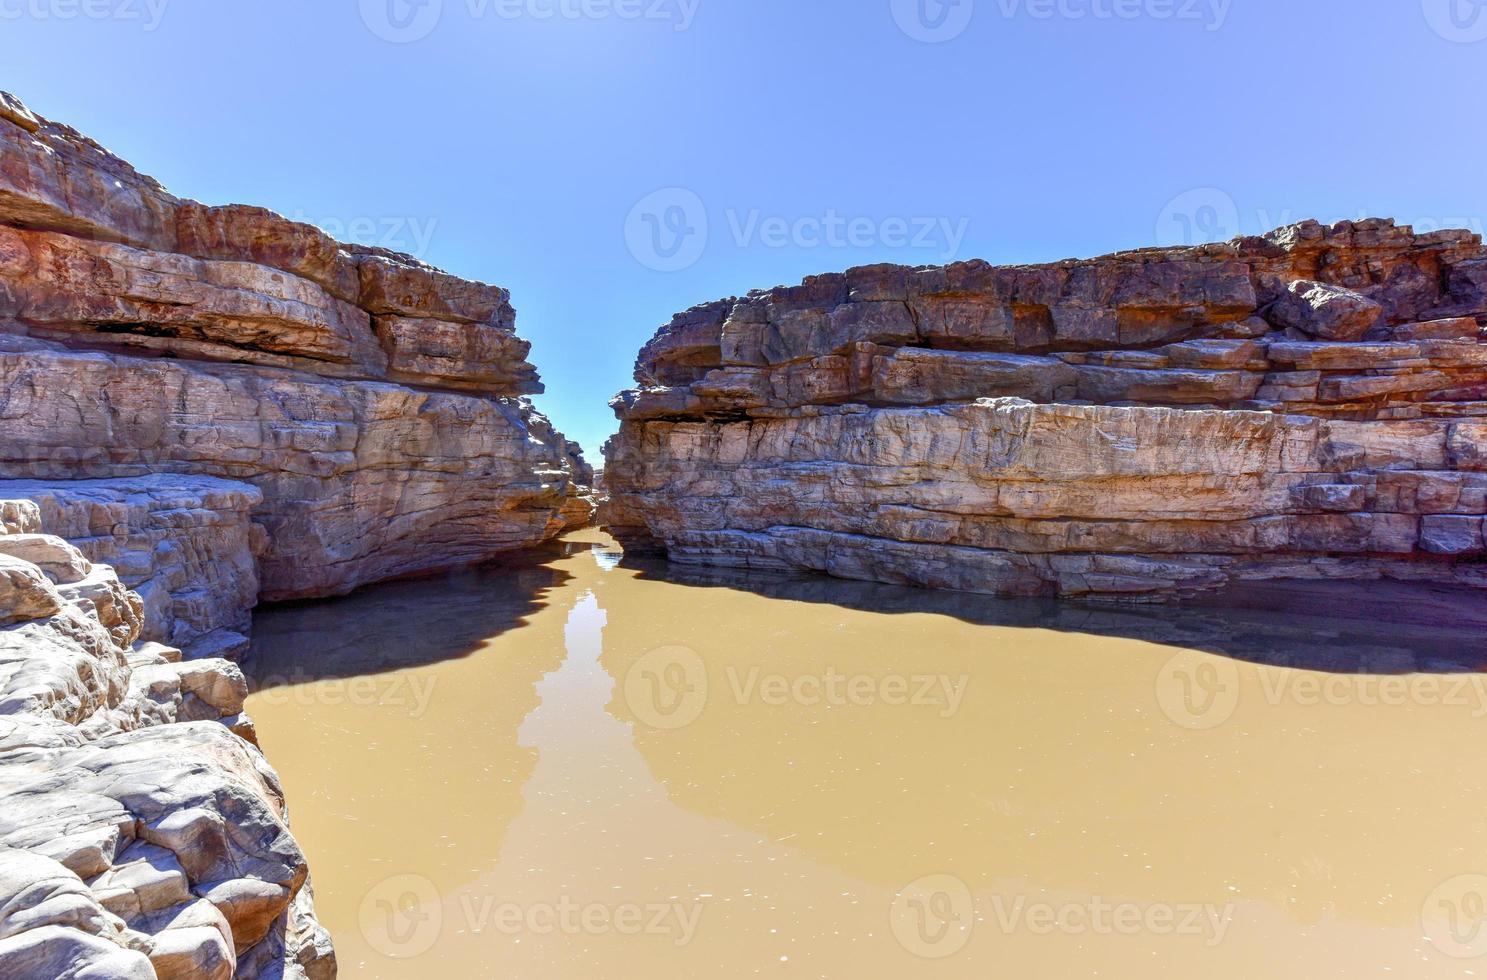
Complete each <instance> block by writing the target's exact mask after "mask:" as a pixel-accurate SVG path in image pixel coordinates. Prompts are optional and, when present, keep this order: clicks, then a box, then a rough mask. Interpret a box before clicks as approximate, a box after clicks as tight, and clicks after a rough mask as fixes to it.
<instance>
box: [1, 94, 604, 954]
mask: <svg viewBox="0 0 1487 980" xmlns="http://www.w3.org/2000/svg"><path fill="white" fill-rule="evenodd" d="M528 351H529V345H528V344H527V343H526V342H525V341H523V340H521V339H520V338H518V337H517V335H516V332H515V312H514V311H513V309H512V307H511V303H510V297H509V295H508V293H507V292H506V290H504V289H500V288H498V287H495V286H487V285H484V284H481V283H474V282H468V281H465V280H462V279H458V278H456V277H454V276H451V275H448V274H446V273H444V272H441V271H439V270H438V269H435V268H433V267H431V266H428V265H426V264H424V263H422V262H419V261H418V260H416V259H413V258H411V257H409V256H406V255H401V254H397V253H393V252H388V251H385V250H381V249H374V248H363V247H358V246H354V245H344V244H341V243H338V242H336V241H334V240H332V239H331V238H329V237H328V236H326V235H324V234H322V233H321V232H320V231H319V230H317V229H315V228H312V227H310V226H308V225H303V224H297V223H294V222H291V221H287V220H285V219H284V218H281V217H280V216H278V215H276V214H273V213H271V212H269V211H265V210H262V209H259V208H251V207H242V206H237V205H232V206H227V207H208V206H206V205H202V204H198V203H196V202H194V201H189V200H184V199H181V198H177V197H175V196H173V195H171V194H169V193H167V192H166V191H165V189H164V188H163V187H161V186H160V184H159V183H157V182H156V181H154V180H152V179H151V178H149V177H146V176H144V175H142V174H140V173H138V172H137V171H135V170H134V168H132V167H131V166H130V165H129V164H127V163H125V162H124V161H122V160H120V159H119V158H117V157H115V156H114V155H112V154H110V153H109V152H108V151H106V150H104V149H103V148H102V147H100V146H99V145H98V144H96V143H94V142H93V141H91V140H89V139H87V138H86V137H84V136H82V135H81V134H79V133H77V132H76V131H74V130H72V129H69V128H68V127H66V126H63V125H60V124H58V123H53V122H50V121H47V120H45V119H42V118H40V117H38V116H37V115H35V114H34V113H32V112H31V111H30V110H29V109H27V108H26V107H25V106H24V105H22V104H21V103H20V102H19V101H18V100H16V99H14V98H13V97H11V96H9V95H5V94H4V93H0V976H7V977H9V976H17V977H19V976H27V977H30V976H36V977H42V976H57V977H64V976H65V977H79V978H81V977H139V978H146V977H156V976H158V977H162V978H173V977H186V976H191V977H209V978H226V977H231V976H241V977H281V976H283V977H300V978H311V980H323V978H328V977H331V976H333V975H334V973H335V961H334V956H333V954H332V953H331V950H330V941H329V938H328V937H327V936H326V935H325V933H324V931H323V930H322V929H321V928H320V927H319V926H318V925H317V923H316V922H315V918H314V910H313V907H312V905H311V899H310V891H309V888H308V886H307V880H308V877H307V876H308V870H307V868H306V863H305V859H304V857H303V855H302V854H301V852H300V850H299V848H298V846H297V845H296V844H295V841H294V839H293V837H292V836H290V834H289V831H288V827H287V822H286V814H285V804H284V800H283V793H282V791H281V789H280V786H279V782H278V778H277V776H275V774H274V772H273V770H272V769H271V768H270V767H269V766H268V764H267V762H266V761H265V760H264V759H263V757H262V755H261V754H260V753H259V752H258V750H257V748H256V747H255V746H254V745H253V744H252V743H253V739H254V735H253V728H252V723H251V722H250V721H249V720H248V719H247V718H246V717H245V716H243V715H242V713H241V712H242V706H243V698H244V696H245V694H246V691H247V688H246V683H245V681H244V679H243V675H242V673H241V671H239V669H238V668H237V667H236V666H234V665H233V664H232V663H231V662H230V660H229V659H224V658H232V657H235V656H237V654H238V653H240V652H241V651H242V650H243V649H244V647H245V645H246V639H245V633H246V632H247V630H248V628H249V622H250V610H251V609H252V607H253V606H254V605H255V604H256V603H257V602H258V601H259V599H260V598H261V597H263V598H269V599H287V598H303V597H314V596H326V595H333V594H340V593H345V592H349V591H351V590H353V589H355V588H356V587H358V586H360V585H363V584H366V583H369V582H375V581H378V580H381V579H387V578H392V577H395V576H402V575H408V574H415V573H420V572H426V571H431V570H435V569H440V568H445V567H450V566H455V565H460V564H468V563H473V562H477V561H480V560H482V559H487V558H491V557H493V556H495V555H497V554H500V553H502V552H505V551H509V550H513V549H519V548H523V547H527V546H530V545H535V544H537V543H539V542H542V541H544V540H546V539H548V538H550V537H552V536H553V535H555V534H558V533H560V532H561V531H563V530H564V529H565V528H568V527H573V526H577V525H580V524H584V523H587V522H588V520H589V519H590V517H591V516H592V513H593V509H594V504H593V498H592V495H591V493H590V492H589V489H588V483H589V482H591V481H592V478H593V471H592V469H590V468H589V467H588V466H587V464H586V463H585V462H584V461H583V458H582V454H581V453H580V452H579V451H578V447H577V446H576V444H574V443H571V442H569V441H567V440H566V439H564V438H563V436H562V435H561V434H560V433H558V432H557V431H556V430H554V429H553V427H552V425H551V424H550V423H549V422H548V420H547V419H546V418H544V417H543V416H542V415H540V414H539V413H537V412H536V411H535V410H534V409H533V407H532V405H531V403H530V402H529V401H528V400H527V399H526V398H525V397H524V396H526V395H530V394H534V393H537V392H540V391H541V390H542V386H541V384H540V382H539V381H538V379H537V373H536V371H535V369H534V368H533V367H532V365H531V364H529V363H528V362H527V359H526V358H527V353H528ZM183 651H184V655H183Z"/></svg>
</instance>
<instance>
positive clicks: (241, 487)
mask: <svg viewBox="0 0 1487 980" xmlns="http://www.w3.org/2000/svg"><path fill="white" fill-rule="evenodd" d="M262 503H263V494H261V493H260V492H259V491H258V490H257V489H256V488H255V487H252V486H249V485H247V484H244V483H233V482H230V481H228V480H217V479H213V478H211V477H196V476H172V475H157V476H147V477H137V478H135V479H121V480H70V481H56V482H51V483H47V482H39V481H27V480H0V515H3V514H4V513H5V512H6V510H7V509H9V510H12V511H13V512H15V513H16V514H17V515H21V516H18V517H17V519H16V520H14V521H13V522H11V523H10V524H9V526H8V527H7V530H8V531H10V532H11V534H12V536H11V537H8V538H4V539H0V550H7V549H8V550H11V551H12V552H14V546H15V542H17V541H21V540H25V538H23V534H26V533H27V532H30V533H31V536H32V537H33V538H34V537H38V536H41V532H43V531H44V532H45V534H46V535H55V536H56V537H57V538H63V539H66V541H67V542H68V543H70V544H72V545H75V546H76V549H77V551H79V552H81V554H82V555H83V556H84V557H86V558H87V559H88V561H91V562H93V563H95V564H106V565H109V566H112V567H113V569H114V571H115V572H117V573H118V576H119V579H120V581H122V582H123V583H124V585H125V586H126V587H128V588H130V589H132V590H133V591H135V592H136V593H138V594H139V596H140V598H141V600H142V602H143V605H144V624H143V627H142V630H141V634H140V637H141V639H143V640H146V641H151V642H159V643H163V644H166V645H168V646H172V647H178V648H180V649H182V650H184V651H185V652H186V656H187V657H190V658H195V657H198V656H207V655H211V656H222V657H228V658H229V659H236V658H237V656H238V655H239V654H240V653H241V652H244V651H245V648H246V646H247V642H248V640H247V635H246V634H247V633H248V630H249V626H250V624H251V622H252V613H251V610H252V609H253V607H254V606H255V605H257V603H258V591H259V585H258V565H257V560H256V559H257V556H258V555H259V554H260V553H261V552H262V551H263V548H264V545H265V543H266V537H265V534H264V530H263V528H262V526H261V525H258V524H255V523H254V521H253V519H252V512H253V510H254V509H255V508H256V507H258V506H259V505H260V504H262ZM21 557H30V556H27V555H22V556H21ZM30 560H33V561H35V560H36V559H35V558H30ZM38 564H40V562H38Z"/></svg>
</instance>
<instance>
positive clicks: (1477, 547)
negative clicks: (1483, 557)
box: [1420, 514, 1483, 555]
mask: <svg viewBox="0 0 1487 980" xmlns="http://www.w3.org/2000/svg"><path fill="white" fill-rule="evenodd" d="M1420 547H1421V548H1423V549H1424V550H1426V551H1428V552H1430V553H1431V554H1436V555H1467V554H1474V553H1478V552H1481V551H1482V550H1483V546H1482V518H1481V517H1480V516H1471V517H1466V516H1462V515H1459V514H1440V515H1435V516H1431V517H1424V518H1421V520H1420Z"/></svg>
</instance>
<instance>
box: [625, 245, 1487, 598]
mask: <svg viewBox="0 0 1487 980" xmlns="http://www.w3.org/2000/svg"><path fill="white" fill-rule="evenodd" d="M1484 324H1487V250H1484V248H1483V246H1482V243H1481V240H1480V239H1479V238H1477V237H1476V236H1475V235H1472V234H1470V233H1467V232H1439V233H1435V234H1429V235H1415V234H1414V233H1413V232H1412V231H1411V230H1410V229H1408V228H1401V227H1396V226H1395V225H1394V224H1393V223H1392V222H1389V221H1363V222H1344V223H1341V224H1338V225H1335V226H1331V227H1323V226H1322V225H1319V224H1317V223H1315V222H1310V223H1306V224H1301V225H1296V226H1292V227H1288V228H1283V229H1280V230H1278V231H1276V232H1273V233H1271V234H1269V235H1266V236H1264V237H1259V238H1245V239H1239V240H1237V241H1234V242H1231V243H1228V244H1223V245H1211V246H1203V247H1198V248H1186V249H1172V250H1146V251H1140V252H1131V253H1123V254H1119V255H1113V256H1107V257H1105V258H1101V259H1094V260H1088V261H1068V262H1061V263H1056V264H1053V265H1047V266H1028V267H1010V268H996V267H993V266H989V265H987V264H985V263H982V262H968V263H960V264H957V265H952V266H947V267H943V268H912V269H911V268H903V267H896V266H874V267H869V268H862V269H854V270H852V271H849V272H847V273H844V274H840V275H826V276H818V277H816V278H813V279H808V280H806V281H805V282H804V283H802V284H801V285H800V286H797V287H788V288H779V289H774V290H770V291H767V292H756V293H751V294H749V295H748V296H746V297H744V298H742V299H732V300H726V301H723V302H719V303H713V304H709V305H706V306H702V307H698V308H696V309H694V310H690V311H688V312H686V313H683V314H681V315H680V316H678V317H677V318H676V319H675V320H674V321H673V322H672V323H671V324H669V325H668V326H666V327H663V328H662V329H661V331H660V332H659V333H658V334H657V335H656V337H655V338H654V339H653V340H652V341H651V342H650V343H649V344H648V345H646V347H645V349H644V350H643V351H642V352H641V355H640V359H639V362H638V363H637V366H636V379H637V381H639V382H640V384H641V387H640V388H638V389H636V390H634V391H629V392H625V393H623V394H621V395H620V396H619V398H617V399H616V401H615V402H614V406H615V409H616V412H617V414H618V415H619V417H620V419H621V422H622V425H621V429H620V433H619V435H618V436H616V437H615V438H614V439H613V440H612V441H611V443H610V444H609V446H608V447H607V449H606V457H607V463H606V468H605V485H606V488H607V490H608V492H609V494H610V499H609V501H608V502H607V504H606V505H605V514H604V516H603V520H604V521H605V522H606V523H607V525H608V526H609V527H610V528H611V530H612V531H614V533H615V534H616V535H617V536H619V537H620V538H622V539H623V540H626V541H627V543H629V544H630V545H631V546H632V547H658V548H660V549H662V550H665V551H667V552H668V553H669V554H670V556H671V558H672V559H673V560H676V561H681V562H690V563H704V564H717V565H737V566H746V567H765V568H796V569H810V570H815V571H821V572H827V573H830V574H833V575H838V576H841V577H845V578H858V579H868V580H877V581H887V582H896V583H905V584H914V585H924V586H931V587H940V588H949V589H958V590H964V591H972V592H989V593H1003V594H1016V595H1069V596H1099V597H1122V598H1153V597H1163V596H1170V595H1174V594H1182V593H1189V592H1194V591H1199V590H1204V589H1211V588H1217V587H1219V586H1221V585H1223V584H1224V583H1225V582H1227V581H1230V580H1232V579H1234V578H1247V577H1253V578H1259V577H1306V578H1317V577H1381V576H1390V577H1397V578H1409V579H1422V580H1428V581H1442V582H1461V583H1467V584H1471V585H1477V586H1482V585H1487V565H1484V564H1482V559H1483V558H1484V557H1487V549H1484V546H1483V539H1482V537H1481V535H1482V531H1483V515H1484V514H1487V465H1484V463H1483V459H1484V458H1487V450H1484V448H1483V439H1484V437H1487V344H1484V343H1483V342H1482V340H1483V333H1482V330H1483V326H1484Z"/></svg>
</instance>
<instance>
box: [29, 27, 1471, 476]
mask: <svg viewBox="0 0 1487 980" xmlns="http://www.w3.org/2000/svg"><path fill="white" fill-rule="evenodd" d="M0 58H3V61H0V64H3V66H4V67H3V69H0V88H5V89H9V90H12V91H14V92H15V93H16V94H17V95H19V96H20V97H21V98H22V99H23V100H24V101H26V102H28V103H29V104H31V105H32V107H33V108H35V109H36V110H37V111H39V112H41V113H43V114H45V115H48V116H51V117H53V118H56V119H59V120H61V121H64V122H68V123H70V124H72V125H74V126H77V127H78V128H79V129H82V130H83V131H84V132H86V133H88V134H90V135H92V136H94V137H95V138H97V139H98V140H100V141H101V142H103V143H104V144H105V145H107V146H109V147H110V148H111V149H113V150H114V151H115V152H117V153H119V154H120V155H122V156H124V157H125V158H127V159H129V160H130V161H132V162H133V163H135V164H136V165H137V166H138V167H139V168H140V169H141V170H144V171H145V172H147V173H151V174H153V175H155V176H156V177H158V178H160V179H161V180H162V181H163V182H164V183H165V184H166V186H168V187H169V188H171V190H173V191H175V192H176V193H178V194H182V195H185V196H190V197H195V198H198V199H200V200H204V201H207V202H210V203H227V202H242V203H250V204H260V205H264V206H267V207H271V208H274V209H275V210H277V211H280V212H282V213H284V214H286V215H289V216H291V217H294V218H298V219H300V220H307V221H311V222H313V223H316V224H320V225H322V226H323V227H326V228H327V230H330V231H332V232H333V233H337V234H339V235H340V236H341V237H352V238H356V239H359V240H362V241H368V242H372V243H375V244H383V245H387V246H389V247H394V248H400V249H403V250H405V251H413V252H416V253H417V254H419V255H420V257H422V258H424V259H426V260H427V261H430V262H433V263H435V264H437V265H440V266H442V267H445V268H447V269H449V270H450V271H452V272H455V273H458V274H460V275H464V276H468V277H471V278H478V279H484V280H487V281H492V282H497V283H500V284H501V285H504V286H507V287H509V288H510V289H511V290H512V292H513V296H514V301H515V304H516V307H517V311H518V326H519V329H520V330H521V332H522V333H523V335H525V336H526V337H528V338H530V339H531V340H532V341H533V344H534V349H533V357H534V360H535V361H536V363H537V365H538V367H539V368H540V369H541V371H542V374H543V377H544V379H545V380H546V382H547V385H548V394H546V395H544V396H542V397H540V398H539V399H538V404H539V405H540V406H541V407H542V408H543V409H544V410H546V411H547V412H548V413H549V414H550V415H552V416H553V418H554V420H555V421H556V423H557V424H558V426H559V427H561V428H562V429H564V430H565V431H567V432H568V433H569V434H570V435H572V436H573V437H575V438H577V439H579V440H580V441H581V442H583V444H584V445H585V447H586V448H587V449H588V450H589V452H590V453H591V454H592V455H594V456H597V453H598V450H599V447H600V445H601V444H602V442H603V441H604V439H605V438H606V436H607V435H608V434H609V433H610V432H612V431H613V429H614V427H615V423H614V421H613V417H612V415H611V413H610V412H609V410H608V408H607V405H606V402H607V401H608V399H609V398H610V397H611V396H612V395H613V394H614V392H615V391H617V390H618V389H620V388H621V387H624V386H626V385H628V384H629V383H630V370H631V365H632V363H633V361H634V356H635V353H636V351H637V350H638V349H639V347H640V346H641V344H643V343H644V342H645V340H646V339H647V338H648V337H649V336H650V335H651V334H652V333H653V332H654V330H655V329H656V327H657V326H659V325H660V324H662V323H664V322H665V321H666V320H668V319H669V318H670V316H671V314H672V313H674V312H676V311H678V310H681V309H685V308H686V307H688V306H691V305H693V304H695V303H698V302H703V301H706V300H711V299H716V298H719V297H723V296H729V295H735V294H739V293H742V292H746V291H747V290H749V289H752V288H758V287H768V286H772V285H776V284H779V283H786V282H795V281H798V280H799V279H800V278H801V277H803V276H806V275H809V274H812V273H816V272H825V271H832V270H840V269H844V268H847V267H850V266H853V265H859V264H863V263H868V262H879V261H894V262H905V263H913V264H920V263H935V262H942V261H946V260H948V259H952V258H977V257H979V258H985V259H988V260H991V261H995V262H1023V261H1044V260H1054V259H1059V258H1066V257H1069V256H1083V255H1093V254H1099V253H1102V252H1107V251H1112V250H1115V249H1120V248H1127V247H1134V246H1141V245H1147V244H1152V243H1154V242H1169V243H1170V242H1178V241H1183V240H1189V239H1191V240H1209V239H1213V238H1227V237H1229V236H1230V235H1232V234H1233V233H1235V232H1236V231H1243V232H1258V231H1261V230H1264V229H1265V228H1268V227H1270V226H1273V225H1276V224H1281V223H1284V222H1287V221H1290V220H1297V219H1300V218H1302V217H1308V216H1316V217H1321V218H1324V219H1328V220H1335V219H1338V218H1344V217H1359V216H1362V215H1366V214H1380V215H1389V216H1394V217H1398V218H1399V219H1400V220H1401V221H1411V222H1415V223H1417V224H1420V225H1425V226H1428V227H1439V226H1441V225H1453V226H1463V225H1465V226H1470V227H1472V228H1473V229H1474V230H1477V231H1481V230H1482V225H1483V223H1484V220H1487V218H1484V215H1487V183H1484V182H1483V180H1482V179H1481V161H1482V159H1483V158H1484V150H1487V127H1484V126H1483V125H1482V110H1481V104H1482V96H1483V93H1484V92H1487V0H958V2H956V3H954V4H951V5H942V4H941V3H940V2H939V0H421V2H420V3H419V4H417V5H413V4H410V3H408V2H407V0H0Z"/></svg>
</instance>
